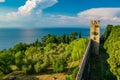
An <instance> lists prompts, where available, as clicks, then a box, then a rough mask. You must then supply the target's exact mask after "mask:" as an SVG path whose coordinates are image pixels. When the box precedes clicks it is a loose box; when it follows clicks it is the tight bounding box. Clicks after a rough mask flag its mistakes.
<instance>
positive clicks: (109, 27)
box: [102, 25, 113, 42]
mask: <svg viewBox="0 0 120 80" xmlns="http://www.w3.org/2000/svg"><path fill="white" fill-rule="evenodd" d="M112 28H113V25H107V28H106V31H105V33H104V34H103V36H102V38H103V42H104V41H105V40H106V39H107V38H108V36H109V35H110V33H111V30H112Z"/></svg>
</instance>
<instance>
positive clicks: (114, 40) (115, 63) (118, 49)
mask: <svg viewBox="0 0 120 80" xmlns="http://www.w3.org/2000/svg"><path fill="white" fill-rule="evenodd" d="M102 42H104V48H105V49H106V51H107V53H108V55H109V58H108V59H107V62H108V64H109V65H110V71H111V72H112V73H113V75H115V76H116V77H117V80H120V25H117V26H113V25H108V26H107V28H106V31H105V33H104V35H103V37H102ZM107 74H109V73H107Z"/></svg>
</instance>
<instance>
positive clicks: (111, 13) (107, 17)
mask: <svg viewBox="0 0 120 80" xmlns="http://www.w3.org/2000/svg"><path fill="white" fill-rule="evenodd" d="M78 16H79V17H82V18H84V19H86V20H91V19H99V20H101V21H102V22H103V23H112V24H115V23H120V8H93V9H89V10H85V11H83V12H80V13H78Z"/></svg>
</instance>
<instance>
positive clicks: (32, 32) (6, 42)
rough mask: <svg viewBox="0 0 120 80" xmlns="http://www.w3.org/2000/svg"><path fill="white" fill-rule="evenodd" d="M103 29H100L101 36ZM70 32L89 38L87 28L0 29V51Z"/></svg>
mask: <svg viewBox="0 0 120 80" xmlns="http://www.w3.org/2000/svg"><path fill="white" fill-rule="evenodd" d="M104 31H105V29H101V35H102V34H103V33H104ZM71 32H78V33H79V32H81V33H82V37H86V38H87V37H89V33H90V29H89V28H39V29H16V28H10V29H8V28H0V50H2V49H9V48H11V47H13V46H14V45H15V44H17V43H20V42H23V43H28V44H29V43H32V42H34V41H36V40H41V38H42V37H43V36H45V35H47V34H49V33H50V34H53V35H58V36H59V35H63V34H68V35H69V34H70V33H71Z"/></svg>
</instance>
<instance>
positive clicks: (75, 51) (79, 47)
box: [66, 38, 88, 61]
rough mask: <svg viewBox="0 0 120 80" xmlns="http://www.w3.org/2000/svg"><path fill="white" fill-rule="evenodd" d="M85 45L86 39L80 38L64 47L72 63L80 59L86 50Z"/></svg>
mask: <svg viewBox="0 0 120 80" xmlns="http://www.w3.org/2000/svg"><path fill="white" fill-rule="evenodd" d="M87 43H88V39H85V38H80V39H78V40H74V41H72V42H71V43H70V44H69V45H68V46H67V47H66V50H67V51H68V52H70V53H71V59H72V60H73V61H75V60H80V59H81V57H82V55H83V54H84V51H85V49H86V46H87Z"/></svg>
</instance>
